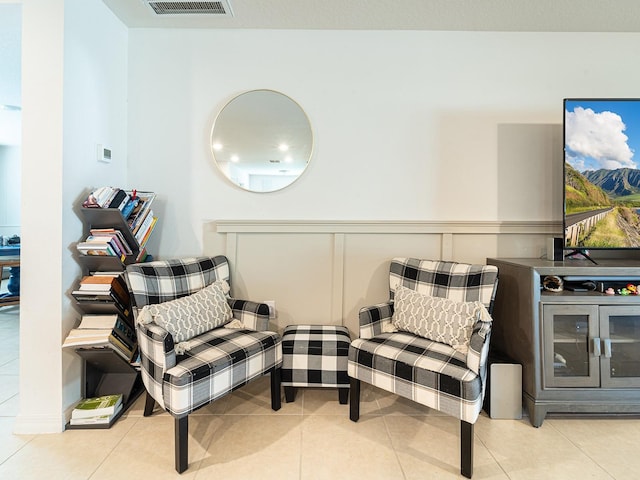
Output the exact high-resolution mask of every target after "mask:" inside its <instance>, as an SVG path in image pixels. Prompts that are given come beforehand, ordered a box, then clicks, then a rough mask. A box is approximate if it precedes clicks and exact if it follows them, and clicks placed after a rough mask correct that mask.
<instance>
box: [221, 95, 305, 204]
mask: <svg viewBox="0 0 640 480" xmlns="http://www.w3.org/2000/svg"><path fill="white" fill-rule="evenodd" d="M210 140H211V152H212V153H213V158H214V160H215V162H216V164H217V165H218V167H219V168H220V170H221V171H222V173H223V174H224V175H225V176H226V177H227V178H228V179H229V180H231V182H233V183H234V184H235V185H237V186H239V187H241V188H243V189H245V190H249V191H251V192H274V191H276V190H280V189H282V188H284V187H286V186H288V185H291V184H292V183H293V182H295V181H296V180H297V179H298V177H300V175H302V172H304V171H305V169H306V168H307V165H308V164H309V161H310V160H311V152H312V150H313V132H312V131H311V124H310V123H309V119H308V118H307V115H306V114H305V113H304V110H302V108H300V105H298V104H297V103H296V102H295V101H293V100H292V99H291V98H289V97H287V96H286V95H283V94H282V93H279V92H275V91H273V90H252V91H249V92H246V93H243V94H241V95H238V96H237V97H235V98H234V99H233V100H231V101H230V102H229V103H227V105H225V107H224V108H223V109H222V110H221V111H220V113H219V114H218V118H216V120H215V122H214V124H213V128H212V129H211V139H210Z"/></svg>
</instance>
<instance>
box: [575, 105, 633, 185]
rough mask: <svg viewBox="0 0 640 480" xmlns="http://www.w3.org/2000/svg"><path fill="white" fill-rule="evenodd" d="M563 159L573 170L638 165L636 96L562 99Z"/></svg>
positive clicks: (611, 168)
mask: <svg viewBox="0 0 640 480" xmlns="http://www.w3.org/2000/svg"><path fill="white" fill-rule="evenodd" d="M564 128H565V130H564V135H565V137H564V138H565V160H566V161H567V162H568V163H569V164H570V165H571V166H572V167H573V168H575V169H576V170H578V171H580V172H584V171H585V170H598V169H601V168H604V169H607V170H615V169H618V168H639V167H640V153H639V154H638V157H636V155H635V153H636V152H637V151H639V150H638V148H639V146H640V99H637V100H616V99H614V100H566V101H565V112H564Z"/></svg>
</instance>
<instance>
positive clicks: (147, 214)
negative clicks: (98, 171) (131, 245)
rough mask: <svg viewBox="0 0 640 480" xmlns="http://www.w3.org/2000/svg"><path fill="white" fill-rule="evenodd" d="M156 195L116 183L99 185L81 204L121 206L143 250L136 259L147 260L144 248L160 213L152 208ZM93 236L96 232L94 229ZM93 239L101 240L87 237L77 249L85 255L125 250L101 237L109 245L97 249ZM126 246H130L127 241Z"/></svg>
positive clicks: (123, 214)
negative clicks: (126, 188)
mask: <svg viewBox="0 0 640 480" xmlns="http://www.w3.org/2000/svg"><path fill="white" fill-rule="evenodd" d="M155 198H156V194H155V193H153V192H140V191H137V190H126V191H125V190H122V189H120V188H116V187H100V188H98V189H96V190H94V191H93V192H92V193H91V194H90V195H89V196H88V197H87V199H86V200H85V201H84V202H83V204H82V206H83V207H84V208H117V209H119V210H120V212H121V213H122V216H123V217H124V220H125V221H126V223H127V225H128V226H129V229H130V230H131V233H132V234H133V236H134V237H135V240H136V241H137V242H138V244H139V246H140V252H139V255H138V257H137V258H136V262H139V261H142V260H144V257H145V256H146V252H144V251H143V250H144V245H145V244H146V243H147V240H148V239H149V237H150V235H151V232H152V231H153V229H154V227H155V225H156V223H157V221H158V217H156V216H155V215H154V214H153V210H152V209H151V204H152V203H153V201H154V200H155ZM91 236H92V237H93V236H95V235H94V234H93V233H92V234H91ZM94 241H95V242H97V241H98V240H96V239H94V238H87V240H85V241H84V242H81V243H80V244H78V250H80V252H81V253H83V254H85V255H86V254H90V255H120V254H121V253H122V251H119V250H118V249H117V248H116V246H115V245H113V244H112V243H111V242H108V241H104V239H100V241H101V243H107V245H104V246H103V247H102V248H100V249H98V248H96V245H95V244H92V242H94ZM124 246H125V247H127V245H124ZM92 247H93V248H92ZM87 252H91V253H87Z"/></svg>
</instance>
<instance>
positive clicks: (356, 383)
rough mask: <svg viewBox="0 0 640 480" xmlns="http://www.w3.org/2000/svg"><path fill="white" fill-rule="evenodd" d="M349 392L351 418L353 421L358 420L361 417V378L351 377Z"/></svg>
mask: <svg viewBox="0 0 640 480" xmlns="http://www.w3.org/2000/svg"><path fill="white" fill-rule="evenodd" d="M349 383H350V387H351V388H350V392H349V397H350V398H349V418H350V419H351V421H352V422H357V421H358V419H359V418H360V380H358V379H357V378H351V379H350V380H349Z"/></svg>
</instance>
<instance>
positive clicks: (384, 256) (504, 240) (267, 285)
mask: <svg viewBox="0 0 640 480" xmlns="http://www.w3.org/2000/svg"><path fill="white" fill-rule="evenodd" d="M561 235H562V222H561V221H511V220H509V221H395V220H394V221H384V220H210V221H205V222H204V225H203V253H204V254H205V255H217V254H223V255H225V256H226V257H227V258H228V259H229V263H230V267H231V275H232V277H236V273H238V274H239V273H241V275H242V277H241V278H236V280H234V285H236V288H237V289H238V290H239V292H237V294H242V295H244V297H245V298H257V299H258V300H274V301H276V303H277V307H276V308H277V311H278V318H277V320H276V324H277V326H278V328H279V329H283V328H284V327H285V326H286V325H287V324H291V323H298V324H301V323H317V324H323V323H324V324H335V325H346V326H347V327H348V328H349V329H350V330H351V332H352V333H355V332H357V312H358V309H359V308H360V307H361V306H363V305H368V304H372V303H376V302H378V301H384V300H385V299H386V298H388V291H385V289H384V288H383V287H381V286H380V285H384V283H385V282H384V275H385V274H386V273H385V272H387V273H388V263H389V261H390V260H391V259H392V258H394V257H405V256H406V257H408V256H411V257H416V258H431V259H434V260H438V259H441V260H453V261H460V262H467V263H482V264H484V263H485V262H486V259H487V258H494V257H536V258H537V257H540V256H542V255H543V254H544V253H545V252H546V245H547V239H548V238H549V237H551V236H561ZM372 276H373V277H372ZM376 276H378V277H379V278H377V280H378V281H372V278H374V279H375V278H376ZM265 279H266V280H265ZM235 293H236V292H234V294H235Z"/></svg>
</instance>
